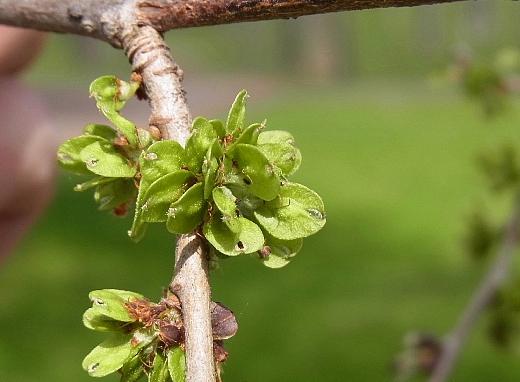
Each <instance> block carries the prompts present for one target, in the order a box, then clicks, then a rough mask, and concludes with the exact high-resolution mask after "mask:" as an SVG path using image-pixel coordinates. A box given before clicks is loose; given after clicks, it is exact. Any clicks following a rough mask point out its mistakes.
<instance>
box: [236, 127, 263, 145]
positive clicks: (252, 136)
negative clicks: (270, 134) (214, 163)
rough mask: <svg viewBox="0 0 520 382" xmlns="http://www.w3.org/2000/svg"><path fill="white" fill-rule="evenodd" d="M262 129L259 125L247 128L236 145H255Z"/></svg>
mask: <svg viewBox="0 0 520 382" xmlns="http://www.w3.org/2000/svg"><path fill="white" fill-rule="evenodd" d="M263 128H264V125H263V124H261V123H254V124H252V125H250V126H248V127H247V128H246V129H245V130H244V132H243V133H242V134H240V136H239V137H238V139H237V140H236V141H235V142H236V144H240V143H245V144H248V145H256V142H257V140H258V136H259V134H260V131H261V130H262V129H263Z"/></svg>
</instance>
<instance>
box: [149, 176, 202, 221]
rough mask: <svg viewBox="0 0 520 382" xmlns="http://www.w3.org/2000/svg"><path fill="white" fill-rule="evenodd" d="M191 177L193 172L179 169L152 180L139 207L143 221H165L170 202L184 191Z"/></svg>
mask: <svg viewBox="0 0 520 382" xmlns="http://www.w3.org/2000/svg"><path fill="white" fill-rule="evenodd" d="M191 179H194V175H193V173H191V172H190V171H186V170H180V171H175V172H172V173H171V174H168V175H165V176H163V177H161V178H159V179H157V180H156V181H155V182H153V183H152V184H151V185H150V187H148V190H147V191H146V193H145V195H144V199H143V200H144V203H143V205H142V207H141V209H142V219H143V221H145V222H165V221H166V220H167V215H166V212H167V211H168V208H169V207H170V204H172V203H173V202H174V201H176V200H177V199H179V198H180V197H181V196H182V195H183V194H184V193H185V192H186V189H187V188H188V182H189V181H190V180H191Z"/></svg>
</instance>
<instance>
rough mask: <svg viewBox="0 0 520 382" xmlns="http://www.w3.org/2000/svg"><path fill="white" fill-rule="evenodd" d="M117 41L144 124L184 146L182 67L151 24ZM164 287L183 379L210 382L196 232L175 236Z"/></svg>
mask: <svg viewBox="0 0 520 382" xmlns="http://www.w3.org/2000/svg"><path fill="white" fill-rule="evenodd" d="M123 16H124V15H123ZM122 44H123V47H124V49H125V52H126V54H127V55H128V57H129V59H130V61H131V62H132V65H133V69H134V71H135V72H137V73H139V74H140V75H141V76H142V78H143V82H144V86H145V91H146V95H147V97H148V100H149V102H150V106H151V109H152V113H151V117H150V125H151V126H156V127H158V128H159V129H160V131H161V135H162V138H163V139H173V140H175V141H177V142H179V143H180V144H181V145H183V146H184V145H185V144H186V141H187V140H188V137H189V134H190V126H191V117H190V113H189V110H188V106H187V103H186V97H185V95H184V91H183V89H182V85H181V80H182V71H181V70H180V69H179V67H178V66H177V64H176V63H175V62H174V60H173V58H172V56H171V54H170V50H169V49H168V47H167V46H166V45H165V43H164V40H163V38H162V37H161V35H160V34H159V32H157V31H156V30H155V29H153V28H151V27H146V26H145V27H141V28H133V27H130V28H128V30H125V31H124V33H123V36H122ZM170 289H171V290H172V291H173V292H174V293H175V294H176V295H177V296H178V297H179V299H180V301H181V304H182V311H183V320H184V326H185V329H186V342H185V344H186V354H187V357H186V366H187V375H186V379H187V381H188V382H199V381H207V382H213V381H215V364H214V359H213V336H212V329H211V310H210V304H211V289H210V285H209V275H208V260H207V251H206V247H205V246H204V243H203V240H202V239H201V238H200V237H199V236H197V235H196V234H190V235H182V236H180V237H179V238H178V240H177V248H176V252H175V274H174V277H173V280H172V282H171V284H170Z"/></svg>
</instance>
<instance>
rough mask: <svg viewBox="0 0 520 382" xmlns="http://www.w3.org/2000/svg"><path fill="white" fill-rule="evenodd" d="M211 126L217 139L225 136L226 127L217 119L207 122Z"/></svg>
mask: <svg viewBox="0 0 520 382" xmlns="http://www.w3.org/2000/svg"><path fill="white" fill-rule="evenodd" d="M209 123H211V124H212V125H213V128H214V129H215V132H216V133H217V135H218V136H219V138H223V137H225V136H226V127H225V126H224V123H223V122H222V121H221V120H219V119H212V120H210V121H209Z"/></svg>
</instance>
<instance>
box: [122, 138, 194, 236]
mask: <svg viewBox="0 0 520 382" xmlns="http://www.w3.org/2000/svg"><path fill="white" fill-rule="evenodd" d="M185 163H186V153H185V151H184V148H183V147H182V146H181V145H180V144H179V143H177V142H175V141H170V140H168V141H159V142H156V143H154V144H152V145H151V146H150V147H148V149H147V150H145V151H143V153H142V154H141V157H140V158H139V164H140V167H141V175H142V177H141V182H140V184H139V191H138V194H137V201H136V204H135V214H134V221H133V223H132V228H131V229H130V231H128V236H130V238H131V239H132V240H134V241H139V240H141V239H142V238H143V236H144V234H145V232H146V222H145V221H144V220H143V218H142V206H143V203H144V197H145V194H146V192H147V190H148V188H149V187H150V185H151V184H152V183H153V182H155V181H156V180H158V179H159V178H161V177H163V176H165V175H168V174H170V173H172V172H176V171H179V170H181V168H182V167H183V166H184V165H185Z"/></svg>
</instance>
